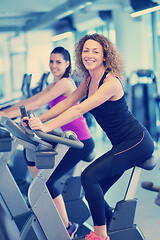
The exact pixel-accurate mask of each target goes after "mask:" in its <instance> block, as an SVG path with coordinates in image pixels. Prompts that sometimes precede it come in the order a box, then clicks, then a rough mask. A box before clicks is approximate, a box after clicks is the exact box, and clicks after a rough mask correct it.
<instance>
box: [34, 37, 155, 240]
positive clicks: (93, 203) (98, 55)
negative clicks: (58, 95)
mask: <svg viewBox="0 0 160 240" xmlns="http://www.w3.org/2000/svg"><path fill="white" fill-rule="evenodd" d="M76 66H77V68H78V70H79V73H80V74H81V73H82V74H83V75H84V76H85V77H84V79H83V81H82V82H81V84H80V86H79V87H78V88H77V89H76V90H75V92H73V93H72V95H71V96H70V97H68V98H67V99H66V100H64V101H63V103H60V104H57V105H56V106H55V108H54V115H53V114H52V109H51V110H50V116H51V118H52V117H54V119H53V120H51V121H50V122H48V123H45V124H44V125H43V130H44V131H46V132H48V131H50V130H51V129H55V128H58V127H60V126H62V125H64V124H66V123H68V122H71V121H73V120H74V119H76V118H78V117H79V116H81V115H82V114H84V113H86V112H88V111H90V112H91V114H93V116H94V117H95V119H96V121H97V123H98V124H99V125H100V126H101V128H102V129H103V131H104V132H105V133H106V135H107V136H108V138H109V139H110V141H111V143H112V149H111V150H110V151H108V152H106V153H105V154H103V155H102V156H100V157H99V158H98V159H96V160H95V161H94V162H93V163H91V164H90V165H89V166H88V167H87V168H86V169H85V170H84V172H83V173H82V177H81V179H82V185H83V188H84V191H85V196H86V199H87V201H88V204H89V208H90V211H91V215H92V218H93V223H94V232H90V234H89V235H87V236H86V237H85V239H87V240H94V239H97V240H109V236H108V235H107V228H106V226H107V224H108V222H109V221H110V218H111V215H112V211H111V209H110V207H109V205H108V204H107V202H106V201H105V199H104V195H105V194H106V192H107V191H108V190H109V189H110V187H111V186H112V185H113V184H114V183H115V182H116V181H117V180H118V179H119V178H120V177H121V176H122V174H123V173H124V172H125V171H126V170H128V169H129V168H132V167H134V166H137V165H139V164H141V163H143V162H144V161H145V160H147V159H148V158H149V157H151V155H152V153H153V151H154V143H153V141H152V138H151V136H150V134H149V133H148V132H147V130H146V129H145V128H144V127H143V126H142V125H141V123H140V122H139V121H137V119H135V117H134V116H133V115H132V114H131V112H130V111H129V110H128V106H127V104H126V100H125V95H124V89H123V86H122V83H123V82H124V81H125V80H124V75H123V72H124V68H123V60H122V58H121V55H120V53H119V51H118V50H117V49H116V47H115V46H114V45H113V44H112V43H111V42H110V41H109V39H108V38H106V37H104V36H103V35H99V34H92V35H85V36H84V37H83V38H81V39H80V40H79V42H78V44H77V46H76ZM84 97H86V99H85V100H84V101H83V102H81V103H80V104H79V105H78V106H73V105H74V104H75V103H76V102H77V101H79V100H80V99H82V98H84ZM55 113H56V114H55ZM35 121H36V120H35ZM35 121H34V119H33V122H32V120H31V122H30V125H31V127H32V126H33V125H35ZM32 124H33V125H32ZM37 127H38V128H39V129H40V127H41V126H39V125H38V123H37Z"/></svg>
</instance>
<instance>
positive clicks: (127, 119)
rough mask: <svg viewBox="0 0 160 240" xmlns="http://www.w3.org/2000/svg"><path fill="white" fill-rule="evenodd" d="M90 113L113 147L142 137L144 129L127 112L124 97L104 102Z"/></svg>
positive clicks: (101, 81) (101, 82)
mask: <svg viewBox="0 0 160 240" xmlns="http://www.w3.org/2000/svg"><path fill="white" fill-rule="evenodd" d="M107 73H108V72H105V73H104V75H103V77H102V79H101V80H100V83H99V86H98V88H99V87H100V86H101V85H102V84H103V81H104V79H105V77H106V75H107ZM90 82H91V81H90ZM90 82H89V85H90ZM89 85H88V90H87V97H88V92H89ZM90 113H91V114H92V115H93V116H94V117H95V119H96V121H97V123H98V124H99V125H100V126H101V128H102V129H103V130H104V132H105V133H106V134H107V136H108V138H109V139H110V141H111V143H112V145H113V146H116V145H118V144H119V143H121V142H122V141H125V140H126V139H133V138H137V137H139V136H140V137H141V136H142V132H143V130H144V128H143V126H142V125H141V124H140V122H139V121H137V120H136V119H135V117H134V116H133V115H132V113H131V112H130V111H129V110H128V106H127V103H126V100H125V95H123V97H122V98H120V99H118V100H116V101H109V100H108V101H106V102H104V103H103V104H101V105H100V106H98V107H96V108H94V109H92V110H91V111H90Z"/></svg>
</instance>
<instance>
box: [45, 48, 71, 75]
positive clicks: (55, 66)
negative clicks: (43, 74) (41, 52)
mask: <svg viewBox="0 0 160 240" xmlns="http://www.w3.org/2000/svg"><path fill="white" fill-rule="evenodd" d="M68 66H69V61H66V60H65V59H64V58H63V55H62V54H60V53H52V54H51V55H50V61H49V67H50V70H51V73H52V74H53V76H54V77H56V78H57V79H61V77H62V76H63V75H64V73H65V71H66V68H67V67H68Z"/></svg>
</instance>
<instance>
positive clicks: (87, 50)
mask: <svg viewBox="0 0 160 240" xmlns="http://www.w3.org/2000/svg"><path fill="white" fill-rule="evenodd" d="M104 60H105V59H104V54H103V47H102V45H101V44H100V43H99V42H97V41H94V40H92V39H89V40H87V41H86V42H85V43H84V45H83V50H82V62H83V64H84V66H85V67H86V69H87V70H88V71H89V72H91V71H95V70H98V69H104V64H103V62H104Z"/></svg>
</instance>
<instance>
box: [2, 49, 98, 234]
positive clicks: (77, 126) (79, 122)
mask: <svg viewBox="0 0 160 240" xmlns="http://www.w3.org/2000/svg"><path fill="white" fill-rule="evenodd" d="M49 67H50V71H51V73H52V74H53V76H54V82H53V83H52V84H50V85H49V86H48V87H47V88H46V89H45V90H43V91H42V92H40V93H38V94H36V95H34V96H33V97H31V98H29V99H26V100H24V101H21V102H20V103H18V104H16V105H14V106H13V107H10V108H7V109H5V110H4V111H3V112H0V118H1V117H2V116H3V115H6V116H7V117H10V118H14V117H17V116H20V111H19V106H21V105H25V107H26V109H27V110H29V109H32V110H36V109H38V108H40V107H41V106H43V105H45V104H47V103H48V102H49V106H50V108H54V106H55V105H56V104H57V103H59V102H61V101H63V100H64V99H66V98H67V97H68V96H70V95H71V94H72V93H73V92H74V91H75V89H76V85H75V83H74V81H73V79H72V78H71V76H70V74H71V58H70V54H69V52H68V51H67V50H66V49H64V48H63V47H56V48H55V49H53V51H52V52H51V54H50V61H49ZM78 104H79V103H78V102H77V103H76V104H75V105H78ZM39 118H40V119H41V120H42V121H43V122H46V121H48V120H49V118H48V116H47V112H46V113H44V114H43V115H42V116H40V117H39ZM24 125H25V124H24ZM61 129H62V131H66V130H71V131H73V132H75V133H76V135H77V137H78V139H79V140H80V141H82V142H83V144H84V147H83V149H76V148H70V149H69V150H68V152H67V153H66V155H65V156H64V158H63V159H62V160H61V162H60V164H59V165H58V166H57V168H56V169H55V171H54V172H53V174H52V175H51V177H50V178H49V180H48V182H47V187H48V189H49V191H50V194H51V196H52V198H53V200H54V203H55V204H56V207H57V209H58V211H59V213H60V215H61V218H62V220H63V222H64V225H65V226H66V228H67V230H68V233H69V235H70V236H71V238H72V237H73V236H74V234H75V232H76V231H77V228H78V224H75V223H72V224H71V223H70V222H69V220H68V217H67V213H66V209H65V205H64V201H63V198H62V195H61V194H60V192H59V191H58V189H57V188H56V187H55V186H54V183H55V182H56V181H57V180H58V179H59V178H61V177H62V176H63V175H64V174H66V173H67V172H68V171H69V170H71V169H72V168H73V167H74V166H75V165H76V164H77V163H78V162H79V161H81V160H83V159H85V158H86V157H87V156H88V155H89V154H90V153H91V152H92V151H93V149H94V141H93V139H92V137H91V133H90V130H89V128H88V126H87V123H86V119H85V118H84V117H83V116H80V117H79V118H78V119H76V120H74V121H72V122H71V123H69V124H65V125H64V126H61ZM28 167H29V170H30V172H31V174H32V177H33V178H34V177H35V175H36V174H37V172H38V169H37V168H36V166H35V164H34V162H29V161H28Z"/></svg>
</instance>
